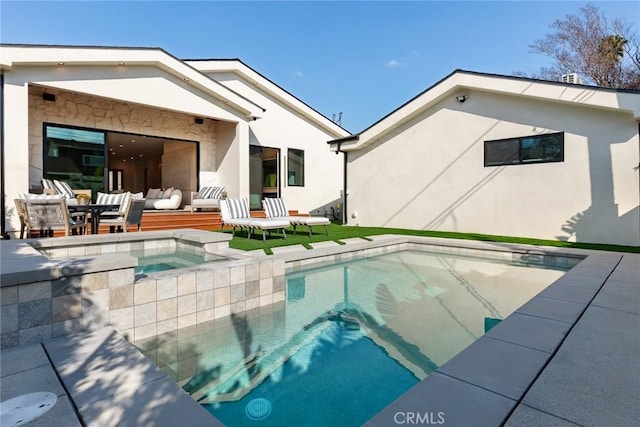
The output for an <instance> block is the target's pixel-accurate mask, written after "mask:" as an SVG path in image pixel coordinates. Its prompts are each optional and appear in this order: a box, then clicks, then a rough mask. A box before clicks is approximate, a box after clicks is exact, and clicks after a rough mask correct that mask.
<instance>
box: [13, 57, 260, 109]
mask: <svg viewBox="0 0 640 427" xmlns="http://www.w3.org/2000/svg"><path fill="white" fill-rule="evenodd" d="M0 58H2V62H0V63H1V64H2V66H3V69H5V68H6V69H7V70H11V69H15V67H18V66H43V67H51V66H61V65H64V66H73V65H89V66H112V67H113V66H137V65H146V66H153V67H157V68H159V69H161V70H163V71H165V72H167V73H169V74H171V75H174V76H176V77H178V78H180V79H182V80H183V81H185V82H186V83H188V84H190V85H192V86H194V87H196V88H197V89H199V90H201V91H203V92H205V93H207V94H208V95H211V96H213V97H214V98H216V99H219V100H220V101H222V102H223V103H224V104H225V105H228V106H229V107H230V108H233V109H234V110H236V111H238V112H239V113H241V115H242V116H244V117H245V118H246V119H247V120H252V119H254V118H258V117H261V116H262V113H264V111H265V109H264V108H262V107H260V106H259V105H257V104H255V103H254V102H252V101H250V100H248V99H247V98H245V97H243V96H242V95H240V94H238V93H236V92H234V91H233V90H231V89H229V88H228V87H226V86H224V85H223V84H221V83H219V82H216V81H215V80H213V79H211V78H210V77H208V76H206V75H204V74H202V73H201V72H199V71H198V70H197V69H195V68H193V67H191V66H190V65H189V64H186V63H184V62H182V61H180V60H179V59H178V58H176V57H174V56H173V55H171V54H169V53H167V52H166V51H164V50H163V49H160V48H104V47H76V46H32V45H0Z"/></svg>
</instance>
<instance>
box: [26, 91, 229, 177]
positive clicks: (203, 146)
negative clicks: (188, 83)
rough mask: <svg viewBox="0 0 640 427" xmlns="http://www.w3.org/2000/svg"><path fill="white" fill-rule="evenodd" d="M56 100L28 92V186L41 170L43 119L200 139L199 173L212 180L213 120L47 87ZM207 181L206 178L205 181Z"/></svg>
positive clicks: (111, 129)
mask: <svg viewBox="0 0 640 427" xmlns="http://www.w3.org/2000/svg"><path fill="white" fill-rule="evenodd" d="M48 92H49V93H54V94H55V95H56V102H45V101H44V100H43V99H42V95H41V92H40V91H36V90H33V89H32V90H31V91H30V94H29V186H30V187H32V188H37V187H40V180H41V179H42V171H43V165H42V162H43V123H44V122H47V123H54V124H60V125H70V126H78V127H86V128H92V129H99V130H105V131H117V132H129V133H134V134H140V135H149V136H156V137H161V138H174V139H183V140H189V141H199V142H200V175H201V179H202V178H204V179H203V181H212V180H213V179H214V177H215V172H216V170H217V166H216V122H214V121H213V120H205V122H204V124H202V125H199V124H195V123H194V121H193V116H191V115H187V114H180V113H176V112H173V111H167V110H159V109H155V108H150V107H145V106H142V105H137V104H130V103H122V102H115V101H112V100H109V99H105V98H98V97H92V96H87V95H84V94H81V93H74V92H64V91H57V90H48ZM205 183H206V182H205Z"/></svg>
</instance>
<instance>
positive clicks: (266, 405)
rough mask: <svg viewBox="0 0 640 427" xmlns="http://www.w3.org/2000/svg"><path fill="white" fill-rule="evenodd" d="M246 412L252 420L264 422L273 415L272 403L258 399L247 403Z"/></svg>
mask: <svg viewBox="0 0 640 427" xmlns="http://www.w3.org/2000/svg"><path fill="white" fill-rule="evenodd" d="M244 411H245V412H246V414H247V417H249V418H250V419H252V420H256V421H260V420H264V419H265V418H267V417H268V416H269V414H270V413H271V402H269V401H268V400H267V399H264V398H262V397H258V398H257V399H253V400H251V401H249V403H247V407H246V408H244Z"/></svg>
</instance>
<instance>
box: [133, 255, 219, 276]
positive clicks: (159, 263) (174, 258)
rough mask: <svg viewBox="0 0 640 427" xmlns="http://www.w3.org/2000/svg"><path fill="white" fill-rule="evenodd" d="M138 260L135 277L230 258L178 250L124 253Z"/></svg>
mask: <svg viewBox="0 0 640 427" xmlns="http://www.w3.org/2000/svg"><path fill="white" fill-rule="evenodd" d="M122 253H126V254H128V255H131V256H134V257H136V258H138V266H137V267H136V268H135V275H136V276H141V275H145V274H149V273H156V272H159V271H166V270H173V269H176V268H184V267H191V266H194V265H199V264H204V263H206V262H214V261H225V260H228V258H226V257H224V256H221V255H216V254H212V253H197V254H196V253H191V252H185V251H181V250H178V249H176V248H156V249H147V250H132V251H128V252H122Z"/></svg>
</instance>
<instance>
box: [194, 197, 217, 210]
mask: <svg viewBox="0 0 640 427" xmlns="http://www.w3.org/2000/svg"><path fill="white" fill-rule="evenodd" d="M191 205H192V206H193V207H194V208H219V207H220V200H219V199H193V200H192V201H191Z"/></svg>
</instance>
